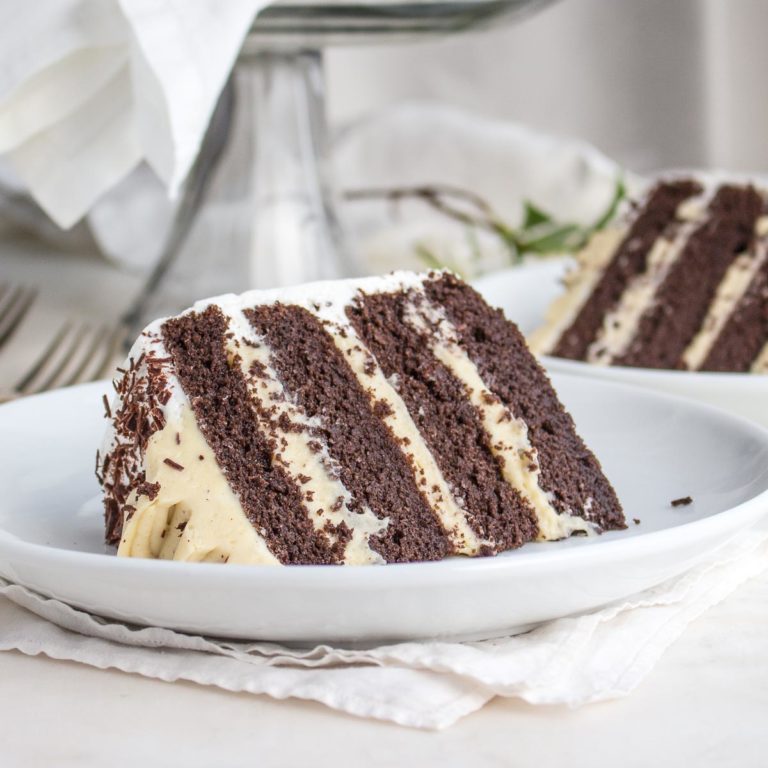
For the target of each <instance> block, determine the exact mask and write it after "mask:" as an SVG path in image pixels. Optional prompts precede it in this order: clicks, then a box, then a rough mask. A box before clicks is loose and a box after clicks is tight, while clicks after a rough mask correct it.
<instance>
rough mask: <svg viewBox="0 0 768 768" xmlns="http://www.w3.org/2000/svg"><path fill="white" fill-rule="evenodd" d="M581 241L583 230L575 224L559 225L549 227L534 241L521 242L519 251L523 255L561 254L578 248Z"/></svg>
mask: <svg viewBox="0 0 768 768" xmlns="http://www.w3.org/2000/svg"><path fill="white" fill-rule="evenodd" d="M582 240H583V230H582V228H581V227H579V226H578V225H577V224H561V225H559V226H555V227H550V228H549V231H548V232H545V233H544V234H541V235H539V236H538V237H536V238H535V239H532V240H526V241H523V242H522V243H521V244H520V250H521V251H522V252H523V253H538V254H546V253H562V252H564V251H569V250H572V249H573V248H574V247H578V245H579V243H581V242H582Z"/></svg>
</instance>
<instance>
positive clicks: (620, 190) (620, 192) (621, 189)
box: [588, 175, 627, 234]
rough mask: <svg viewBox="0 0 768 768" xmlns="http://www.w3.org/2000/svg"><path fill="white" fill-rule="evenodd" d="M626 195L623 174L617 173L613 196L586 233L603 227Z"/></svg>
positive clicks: (614, 214)
mask: <svg viewBox="0 0 768 768" xmlns="http://www.w3.org/2000/svg"><path fill="white" fill-rule="evenodd" d="M626 196H627V187H626V185H625V184H624V176H623V175H619V177H618V178H617V179H616V186H615V187H614V190H613V197H612V198H611V202H610V203H609V205H608V207H607V208H606V209H605V211H604V212H603V215H602V216H600V218H599V219H598V220H597V221H596V222H595V223H594V224H593V225H592V226H591V227H590V229H589V232H588V234H591V233H592V232H596V231H598V230H600V229H605V227H606V225H607V224H608V223H609V222H610V221H611V220H612V219H613V218H614V216H616V211H617V210H618V208H619V203H620V202H621V201H622V200H623V199H624V198H625V197H626Z"/></svg>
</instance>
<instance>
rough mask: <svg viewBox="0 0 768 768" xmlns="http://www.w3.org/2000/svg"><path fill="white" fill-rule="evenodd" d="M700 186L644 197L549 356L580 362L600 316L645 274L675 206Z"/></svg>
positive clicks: (669, 187) (672, 187)
mask: <svg viewBox="0 0 768 768" xmlns="http://www.w3.org/2000/svg"><path fill="white" fill-rule="evenodd" d="M700 191H701V187H700V185H699V184H697V183H696V182H694V181H690V180H684V181H673V182H664V183H661V184H659V185H658V186H657V187H656V188H655V189H654V190H652V191H651V193H650V194H649V196H648V200H647V202H646V203H645V206H644V208H643V210H642V211H641V212H640V214H639V215H638V216H637V217H636V218H635V220H634V221H633V222H632V224H631V225H630V227H629V231H628V232H627V234H626V235H625V237H624V239H623V240H622V242H621V244H620V245H619V247H618V249H617V250H616V253H615V254H614V256H613V258H612V259H611V261H610V263H609V264H608V266H607V268H606V269H605V271H604V272H603V274H602V275H601V277H600V279H599V281H598V283H597V285H596V286H595V288H594V290H593V292H592V295H591V296H590V298H589V301H587V302H586V303H585V304H584V306H583V307H581V309H580V310H579V312H578V314H577V315H576V317H575V318H574V320H573V322H572V323H571V324H570V326H569V327H568V328H567V329H566V330H565V331H564V332H563V334H562V335H561V336H560V339H559V340H558V342H557V344H556V346H555V347H554V349H553V350H552V352H551V353H552V354H553V355H555V356H557V357H565V358H569V359H572V360H583V359H584V358H585V357H586V354H587V350H588V348H589V346H590V344H592V342H593V341H595V339H596V337H597V335H598V332H599V331H600V328H601V326H602V323H603V316H604V315H605V314H606V312H608V311H610V310H611V309H613V308H614V307H615V306H616V304H617V303H618V301H619V299H620V298H621V295H622V293H623V292H624V289H625V288H626V286H627V284H628V283H629V281H630V280H632V278H634V277H636V276H637V275H640V274H641V273H642V272H644V271H645V269H646V268H647V264H648V255H649V253H650V251H651V248H652V247H653V244H654V242H655V241H656V240H657V238H659V237H660V236H661V235H662V233H663V232H664V230H665V229H666V228H667V226H668V225H669V224H671V223H672V222H673V221H674V218H675V213H676V211H677V207H678V206H679V205H680V203H682V202H683V201H684V200H686V199H688V198H690V197H692V196H693V195H695V194H698V193H699V192H700Z"/></svg>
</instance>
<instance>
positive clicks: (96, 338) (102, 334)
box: [63, 325, 109, 387]
mask: <svg viewBox="0 0 768 768" xmlns="http://www.w3.org/2000/svg"><path fill="white" fill-rule="evenodd" d="M108 334H109V329H108V328H107V327H106V326H104V325H102V326H99V327H98V328H97V329H96V330H95V331H94V334H93V338H92V339H91V343H90V344H89V345H88V346H87V347H86V350H85V354H83V356H82V358H81V360H80V362H79V363H78V365H77V367H76V368H75V370H74V371H73V372H72V374H71V375H70V376H69V377H68V378H67V380H66V381H65V382H64V384H63V386H65V387H68V386H70V385H71V384H77V383H78V382H79V381H81V380H83V374H84V373H85V371H86V369H87V368H88V367H89V365H90V363H92V362H93V360H94V359H95V358H96V356H97V354H98V351H99V350H100V349H101V347H102V345H104V344H105V343H106V344H107V345H108V344H109V338H108ZM86 380H87V377H86Z"/></svg>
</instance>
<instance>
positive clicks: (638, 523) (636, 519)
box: [632, 517, 640, 525]
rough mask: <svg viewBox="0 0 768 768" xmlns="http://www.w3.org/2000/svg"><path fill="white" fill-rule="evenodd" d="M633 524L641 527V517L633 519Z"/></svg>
mask: <svg viewBox="0 0 768 768" xmlns="http://www.w3.org/2000/svg"><path fill="white" fill-rule="evenodd" d="M632 522H633V523H634V524H635V525H640V518H639V517H633V518H632Z"/></svg>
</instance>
